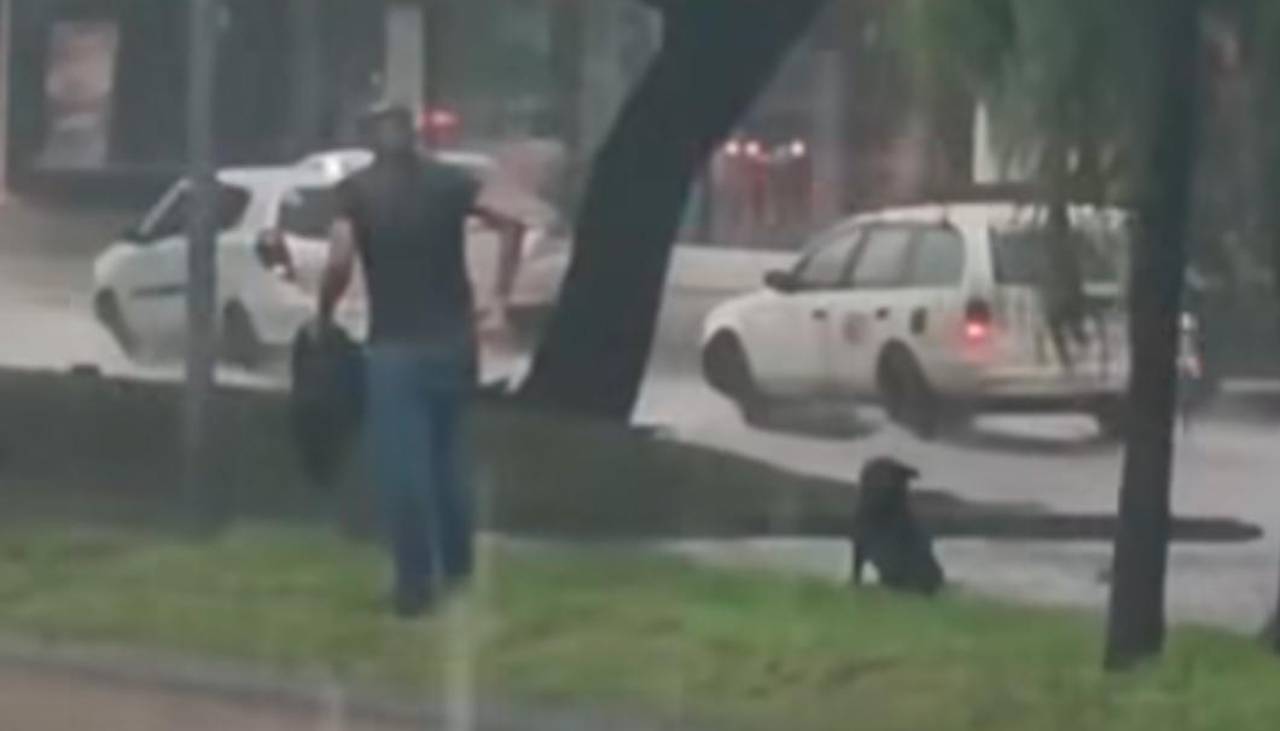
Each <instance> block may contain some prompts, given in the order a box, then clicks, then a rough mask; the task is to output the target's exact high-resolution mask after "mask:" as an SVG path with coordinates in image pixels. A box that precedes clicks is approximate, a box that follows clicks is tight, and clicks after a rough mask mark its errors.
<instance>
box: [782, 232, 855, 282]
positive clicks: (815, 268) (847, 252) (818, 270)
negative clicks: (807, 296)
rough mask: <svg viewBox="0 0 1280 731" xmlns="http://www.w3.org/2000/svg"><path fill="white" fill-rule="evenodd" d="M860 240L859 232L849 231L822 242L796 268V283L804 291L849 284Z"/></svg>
mask: <svg viewBox="0 0 1280 731" xmlns="http://www.w3.org/2000/svg"><path fill="white" fill-rule="evenodd" d="M858 239H859V237H858V234H857V232H856V231H850V230H848V229H845V230H842V231H839V232H837V233H836V234H835V235H829V236H828V237H824V238H823V239H820V240H819V241H818V242H817V243H816V244H814V247H813V249H812V251H811V252H810V254H809V255H808V256H807V257H805V259H804V260H802V261H801V262H800V265H799V266H798V267H797V268H796V283H797V284H798V285H799V286H800V287H801V288H802V289H832V288H834V287H839V286H840V285H841V284H843V283H844V282H845V279H846V275H847V273H848V271H849V261H850V259H851V257H852V256H853V252H854V250H855V249H856V248H857V245H858Z"/></svg>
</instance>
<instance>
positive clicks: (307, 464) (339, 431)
mask: <svg viewBox="0 0 1280 731" xmlns="http://www.w3.org/2000/svg"><path fill="white" fill-rule="evenodd" d="M291 365H292V374H293V390H292V393H291V397H290V404H289V410H290V417H291V420H292V422H293V438H294V442H295V444H296V446H297V448H298V455H299V458H300V460H301V463H302V468H303V470H304V471H305V472H306V474H307V476H308V477H309V478H311V480H312V481H314V482H315V483H316V484H317V485H319V486H321V487H331V486H332V485H333V484H334V482H335V479H336V478H337V477H338V476H339V474H340V473H341V471H342V467H343V466H344V465H345V463H346V461H347V458H348V457H349V456H350V453H351V449H352V447H353V446H354V445H355V443H356V442H357V441H359V436H360V430H361V424H362V421H363V418H364V405H365V361H364V351H363V350H362V349H361V347H360V346H359V345H358V344H357V343H356V342H355V341H354V340H352V339H351V337H350V336H349V335H347V333H346V331H344V330H343V329H342V328H340V327H337V326H336V325H325V326H320V327H316V326H314V325H311V326H307V327H304V328H302V330H300V331H299V332H298V334H297V336H296V337H295V338H294V340H293V353H292V363H291Z"/></svg>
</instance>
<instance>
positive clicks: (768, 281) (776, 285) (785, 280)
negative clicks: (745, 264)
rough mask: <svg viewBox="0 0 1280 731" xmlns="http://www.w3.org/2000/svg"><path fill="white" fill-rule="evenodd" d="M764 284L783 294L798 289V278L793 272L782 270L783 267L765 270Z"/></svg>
mask: <svg viewBox="0 0 1280 731" xmlns="http://www.w3.org/2000/svg"><path fill="white" fill-rule="evenodd" d="M764 286H766V287H768V288H769V289H772V290H773V291H775V292H782V293H783V294H788V293H791V292H794V291H796V289H797V283H796V278H795V277H794V276H793V275H792V274H791V272H786V271H782V270H781V269H775V270H773V271H769V272H765V275H764Z"/></svg>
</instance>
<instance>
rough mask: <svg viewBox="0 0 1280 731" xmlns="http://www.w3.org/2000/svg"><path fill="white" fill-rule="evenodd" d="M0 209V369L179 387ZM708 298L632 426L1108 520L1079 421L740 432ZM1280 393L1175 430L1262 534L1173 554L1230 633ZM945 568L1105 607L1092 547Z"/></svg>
mask: <svg viewBox="0 0 1280 731" xmlns="http://www.w3.org/2000/svg"><path fill="white" fill-rule="evenodd" d="M2 219H3V213H0V365H4V366H21V367H31V368H66V367H69V366H71V365H74V364H82V363H89V364H94V365H97V366H99V367H101V368H102V369H103V370H104V372H107V373H112V374H121V375H135V376H142V377H148V378H175V377H178V376H179V375H180V373H181V368H180V366H179V365H178V364H177V363H176V361H174V360H164V359H160V360H157V361H156V362H149V363H146V364H142V365H139V364H137V363H133V362H130V361H129V360H128V359H126V358H124V357H123V356H122V355H121V354H120V353H119V351H118V350H117V349H116V347H115V346H114V344H113V343H112V342H111V340H110V339H109V338H108V337H107V336H106V334H105V333H104V332H102V330H101V329H100V328H99V327H98V326H97V325H96V324H95V323H94V322H93V320H92V317H91V314H90V306H89V300H90V293H89V291H88V289H89V287H88V282H89V269H90V261H91V253H92V251H91V249H83V250H72V251H70V252H62V253H59V254H57V255H51V254H49V253H48V252H46V251H42V250H40V249H39V248H38V247H33V246H31V245H30V244H29V242H23V241H20V240H18V237H19V236H20V234H13V233H10V232H9V231H8V229H6V227H5V226H4V225H3V222H2ZM707 305H708V303H707V302H703V301H692V300H690V301H678V302H669V303H668V308H667V311H666V312H665V313H664V317H663V328H662V334H661V336H660V338H659V347H658V349H657V352H656V353H655V357H654V364H653V367H652V368H651V373H650V376H649V379H648V381H647V383H646V387H645V391H644V394H643V398H642V403H641V405H640V409H639V413H638V415H637V419H638V420H639V421H641V422H645V423H656V424H661V425H664V426H666V427H669V428H670V429H671V430H672V431H673V432H674V434H675V435H676V437H677V438H679V439H683V440H687V441H690V442H694V443H698V444H702V445H707V446H712V447H716V448H720V449H725V450H729V451H733V452H738V453H742V454H747V455H750V456H752V457H754V458H758V459H766V460H768V461H771V462H773V463H775V464H778V465H780V466H783V467H787V468H790V469H794V470H798V471H802V472H810V473H816V474H821V475H827V476H832V477H838V478H845V479H852V478H853V477H854V476H856V474H857V471H858V469H859V468H860V466H861V464H862V462H863V461H864V460H866V459H868V458H870V457H872V456H877V455H882V454H887V455H894V456H897V457H899V458H902V459H906V460H907V461H910V462H912V463H913V464H916V465H917V466H919V467H920V468H921V471H922V472H923V474H924V479H923V482H924V483H925V484H927V485H929V486H936V487H939V488H943V489H946V490H949V491H951V492H953V493H955V494H957V495H959V496H961V497H965V498H972V499H979V500H985V501H992V500H994V501H1010V502H1019V503H1025V502H1035V503H1039V504H1041V505H1043V506H1045V507H1046V508H1048V509H1051V510H1055V511H1072V512H1111V511H1114V508H1115V504H1116V499H1117V498H1116V493H1117V487H1118V482H1119V475H1120V467H1121V460H1122V452H1121V450H1120V449H1119V448H1118V447H1116V446H1114V445H1108V444H1105V443H1101V442H1099V441H1098V440H1097V439H1096V438H1095V436H1094V432H1093V427H1092V424H1091V422H1090V421H1089V420H1088V419H1085V418H1084V417H1073V416H1057V417H1004V418H988V419H981V420H979V423H978V424H977V428H976V429H975V430H974V432H973V433H972V434H970V435H968V436H965V437H963V438H961V439H958V440H951V441H942V442H934V443H923V442H920V441H918V440H916V439H915V438H913V437H911V436H910V435H907V434H905V433H904V432H902V431H901V430H899V429H897V428H895V427H893V426H892V425H889V424H887V423H885V421H884V419H883V417H882V416H881V415H880V414H878V413H877V412H876V411H875V410H874V409H863V410H861V411H859V412H858V413H856V414H852V415H851V414H850V413H848V412H841V411H832V412H831V413H826V414H814V413H812V412H800V413H795V414H784V415H780V416H779V417H778V418H777V419H776V420H775V421H777V422H778V423H777V424H776V425H774V427H772V428H769V429H763V430H762V429H757V428H752V427H748V426H746V425H745V424H744V423H743V422H742V421H741V419H740V418H739V417H738V414H737V412H736V410H735V409H734V408H733V407H732V406H731V405H730V404H728V403H727V402H725V401H724V400H722V399H720V398H719V397H718V396H716V395H715V394H713V393H712V392H710V391H709V390H708V389H707V388H706V387H705V386H704V385H702V383H701V379H700V378H699V376H698V374H697V371H696V367H695V364H696V358H695V355H696V353H695V349H694V347H693V345H694V340H695V338H696V333H697V330H698V325H699V322H700V320H701V317H702V313H703V312H704V311H705V309H706V307H707ZM492 356H493V357H491V360H490V363H491V365H490V368H491V369H492V370H491V371H490V372H491V373H494V374H496V373H500V372H507V371H509V370H510V369H512V368H518V367H519V362H520V360H521V356H520V355H519V354H518V353H512V352H511V351H510V350H509V349H505V348H500V349H499V350H498V351H496V352H494V353H493V354H492ZM282 373H283V369H282V368H281V367H280V365H279V364H277V365H276V366H275V367H273V368H272V369H270V370H269V372H265V373H245V372H242V371H235V370H228V371H226V372H224V373H223V378H225V379H226V380H229V381H232V382H237V383H244V384H247V385H255V386H271V385H273V384H278V383H280V382H281V380H282ZM1277 475H1280V391H1276V390H1274V389H1272V390H1268V389H1265V388H1254V389H1244V388H1237V389H1235V390H1234V392H1233V393H1232V394H1230V395H1229V397H1228V398H1227V399H1226V401H1225V402H1224V403H1223V404H1222V405H1221V406H1220V407H1219V408H1218V409H1217V410H1216V411H1215V412H1214V413H1211V414H1207V415H1205V416H1204V417H1202V418H1201V419H1200V420H1198V421H1197V422H1196V423H1195V424H1194V428H1193V429H1192V430H1191V431H1190V432H1188V433H1186V434H1184V435H1182V436H1180V438H1179V454H1178V458H1177V462H1176V468H1175V489H1174V501H1175V510H1176V512H1177V513H1178V514H1179V515H1182V516H1187V517H1191V516H1209V515H1212V516H1221V517H1234V518H1238V519H1242V520H1245V521H1247V522H1250V523H1253V524H1256V525H1258V526H1259V527H1261V528H1262V529H1263V530H1265V531H1266V533H1267V537H1266V538H1264V539H1261V540H1257V541H1252V542H1248V543H1241V544H1227V545H1178V546H1176V547H1175V548H1174V551H1173V562H1172V573H1171V586H1170V607H1171V611H1172V614H1173V616H1174V617H1175V619H1178V620H1183V621H1196V622H1209V623H1214V624H1219V625H1224V626H1229V627H1232V628H1235V629H1238V630H1241V631H1253V630H1255V629H1257V628H1258V627H1260V626H1261V625H1262V623H1263V622H1264V620H1265V617H1266V615H1267V613H1268V612H1269V611H1270V608H1271V607H1272V606H1273V605H1274V602H1275V597H1276V579H1277V577H1278V576H1280V541H1278V540H1277V537H1276V536H1277V534H1278V533H1280V480H1278V479H1277ZM667 548H669V549H670V550H674V551H680V552H684V553H691V554H696V555H698V556H700V557H702V558H705V559H707V560H711V561H716V562H722V563H728V564H742V563H744V562H745V563H748V564H750V565H763V566H769V567H779V568H785V569H788V570H801V571H805V572H810V573H813V574H816V575H821V576H827V577H831V578H832V579H836V580H840V579H842V577H843V576H844V574H845V573H846V572H847V564H848V556H847V551H848V549H847V546H844V545H843V544H842V543H841V542H839V541H813V540H786V541H781V540H760V541H741V542H734V543H731V544H726V543H714V544H709V543H702V544H698V543H691V544H681V545H674V546H668V547H667ZM940 551H941V554H942V559H943V562H944V564H946V566H947V568H948V570H949V573H950V574H951V576H952V577H953V578H954V579H955V580H956V582H957V583H958V585H959V586H960V587H961V590H964V591H977V592H982V593H990V594H995V595H999V596H1005V597H1012V598H1016V599H1019V600H1023V601H1033V602H1042V603H1047V604H1054V605H1069V606H1080V607H1089V608H1094V609H1097V608H1101V607H1102V606H1104V603H1105V599H1106V590H1107V587H1106V586H1105V584H1104V583H1103V582H1102V581H1101V579H1100V574H1101V572H1102V570H1103V569H1104V568H1105V567H1106V566H1107V564H1108V561H1109V552H1110V547H1109V545H1107V544H1106V543H1103V542H1077V543H1071V544H1061V543H1047V542H1046V543H1028V542H1000V541H986V540H974V539H966V540H954V541H951V540H948V541H943V542H942V544H941V546H940Z"/></svg>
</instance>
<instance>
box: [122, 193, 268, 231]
mask: <svg viewBox="0 0 1280 731" xmlns="http://www.w3.org/2000/svg"><path fill="white" fill-rule="evenodd" d="M190 205H191V192H190V190H189V189H187V188H183V189H182V190H180V191H179V192H178V193H177V194H176V195H174V196H173V197H172V199H171V200H170V201H169V204H168V205H167V206H165V207H164V208H163V210H161V211H159V212H157V213H156V214H154V215H153V216H152V217H151V218H150V220H149V221H148V222H147V224H146V225H145V226H144V227H143V231H142V237H143V239H144V240H145V241H148V242H150V241H158V240H160V239H167V238H169V237H171V236H180V235H183V234H184V233H185V232H186V230H187V212H188V209H189V206H190ZM248 207H249V192H248V191H246V190H244V189H242V188H236V187H233V186H229V185H222V186H219V187H218V201H217V223H218V230H219V231H226V230H228V229H232V228H235V226H236V224H238V223H240V220H241V219H242V218H244V213H245V209H247V208H248Z"/></svg>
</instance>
